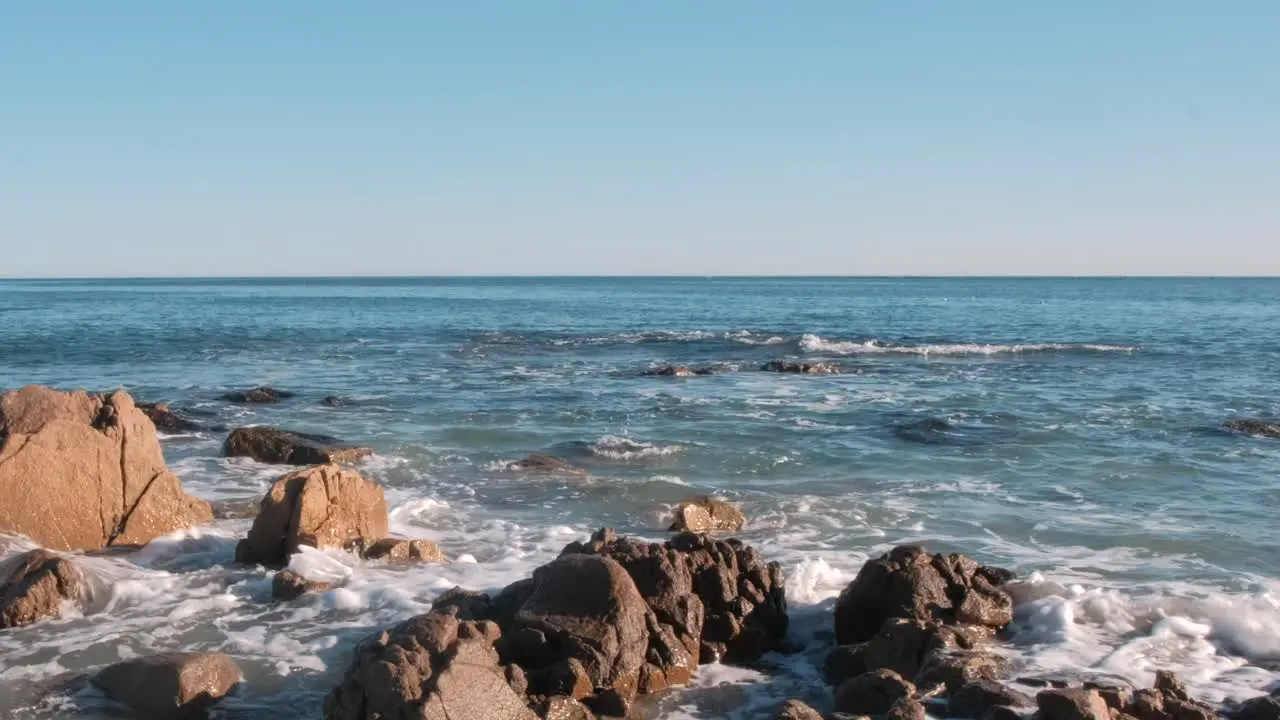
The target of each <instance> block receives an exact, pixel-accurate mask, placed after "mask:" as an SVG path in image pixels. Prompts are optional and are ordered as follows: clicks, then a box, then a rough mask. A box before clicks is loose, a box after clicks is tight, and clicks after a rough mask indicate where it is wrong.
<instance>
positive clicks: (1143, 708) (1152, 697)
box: [1126, 688, 1165, 720]
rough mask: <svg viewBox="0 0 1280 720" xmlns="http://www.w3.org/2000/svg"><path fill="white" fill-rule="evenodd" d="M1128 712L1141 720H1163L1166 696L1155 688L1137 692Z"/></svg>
mask: <svg viewBox="0 0 1280 720" xmlns="http://www.w3.org/2000/svg"><path fill="white" fill-rule="evenodd" d="M1126 712H1127V713H1128V714H1130V715H1133V716H1134V717H1136V718H1138V719H1139V720H1162V719H1163V718H1164V717H1165V714H1164V695H1161V694H1160V691H1159V690H1156V689H1154V688H1143V689H1141V690H1137V691H1135V692H1134V693H1133V701H1132V702H1130V703H1129V708H1128V709H1127V710H1126Z"/></svg>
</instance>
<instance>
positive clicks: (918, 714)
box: [885, 697, 926, 720]
mask: <svg viewBox="0 0 1280 720" xmlns="http://www.w3.org/2000/svg"><path fill="white" fill-rule="evenodd" d="M925 717H926V715H925V711H924V705H922V704H921V703H920V701H919V700H916V699H915V698H909V697H904V698H901V699H899V700H898V701H897V702H895V703H894V704H893V707H890V708H889V713H888V715H886V716H885V720H925Z"/></svg>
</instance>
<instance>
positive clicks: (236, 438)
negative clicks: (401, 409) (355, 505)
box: [222, 426, 373, 465]
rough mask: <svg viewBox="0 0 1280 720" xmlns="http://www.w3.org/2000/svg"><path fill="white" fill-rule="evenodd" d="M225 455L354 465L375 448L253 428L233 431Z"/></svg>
mask: <svg viewBox="0 0 1280 720" xmlns="http://www.w3.org/2000/svg"><path fill="white" fill-rule="evenodd" d="M222 454H223V455H225V456H227V457H247V458H253V459H254V460H257V461H258V462H264V463H272V464H276V465H322V464H324V463H353V462H356V461H357V460H360V459H361V458H365V457H368V456H370V455H372V454H373V449H372V448H367V447H361V446H358V445H347V444H345V443H343V442H342V441H341V440H338V439H337V438H333V437H329V436H328V435H315V434H310V433H300V432H293V431H292V430H281V429H279V428H273V427H264V426H254V427H247V428H238V429H236V430H233V431H232V432H231V435H229V436H228V437H227V441H226V443H224V444H223V446H222Z"/></svg>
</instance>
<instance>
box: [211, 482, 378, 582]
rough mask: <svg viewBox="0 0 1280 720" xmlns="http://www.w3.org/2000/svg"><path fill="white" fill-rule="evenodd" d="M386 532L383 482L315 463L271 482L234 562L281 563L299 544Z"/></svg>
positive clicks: (330, 544) (365, 539)
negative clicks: (273, 482)
mask: <svg viewBox="0 0 1280 720" xmlns="http://www.w3.org/2000/svg"><path fill="white" fill-rule="evenodd" d="M386 535H387V502H386V499H385V498H384V497H383V493H382V486H380V485H378V484H377V483H375V482H373V481H372V480H366V479H365V478H364V477H362V476H361V475H360V474H359V473H357V472H356V471H354V470H351V469H349V468H345V467H342V466H340V465H332V464H330V465H316V466H314V467H309V468H303V469H301V470H297V471H295V472H292V473H289V474H288V475H285V476H284V477H282V478H280V479H279V480H277V481H276V482H275V484H273V485H272V486H271V489H270V490H269V491H268V492H267V495H266V497H264V498H263V499H262V504H261V506H260V509H259V511H258V516H257V517H256V518H254V520H253V527H251V528H250V529H249V535H248V537H246V538H245V539H244V540H241V541H240V543H239V544H238V545H237V546H236V560H237V561H238V562H242V563H250V564H253V563H257V564H262V565H272V566H279V565H284V564H285V563H287V562H288V560H289V556H290V555H292V554H293V553H295V552H297V550H298V548H299V547H301V546H303V545H308V546H311V547H315V548H321V549H324V548H343V549H345V548H350V547H352V546H355V545H363V544H366V543H372V542H373V541H375V540H379V539H382V538H384V537H386Z"/></svg>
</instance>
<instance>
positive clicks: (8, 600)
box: [0, 549, 88, 629]
mask: <svg viewBox="0 0 1280 720" xmlns="http://www.w3.org/2000/svg"><path fill="white" fill-rule="evenodd" d="M87 597H88V586H87V584H86V583H85V578H84V573H82V572H81V571H80V568H78V567H76V565H75V564H74V563H72V562H71V561H70V560H68V559H66V558H63V557H59V556H57V555H55V554H53V553H51V552H49V551H47V550H40V549H36V550H29V551H27V552H25V553H22V554H21V555H18V556H17V557H14V558H10V559H9V560H8V561H7V562H4V563H3V564H0V629H4V628H14V627H21V626H23V625H30V624H31V623H33V622H36V621H38V620H44V619H46V618H54V617H58V616H59V615H61V614H62V604H63V603H64V602H71V603H76V604H79V603H82V602H83V601H84V600H85V599H86V598H87Z"/></svg>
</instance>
